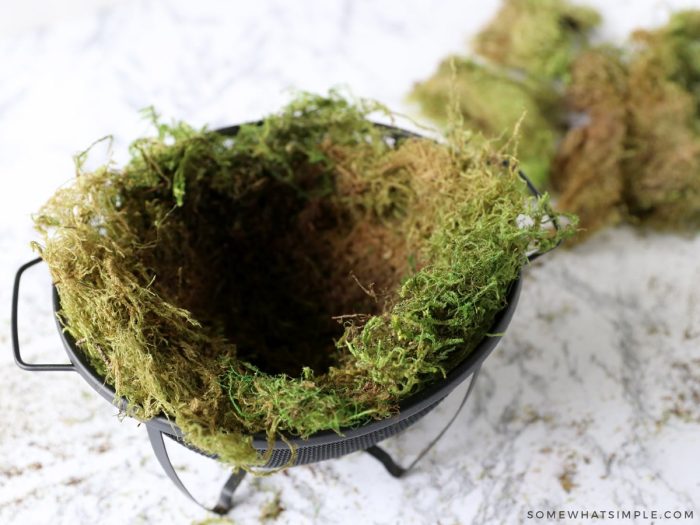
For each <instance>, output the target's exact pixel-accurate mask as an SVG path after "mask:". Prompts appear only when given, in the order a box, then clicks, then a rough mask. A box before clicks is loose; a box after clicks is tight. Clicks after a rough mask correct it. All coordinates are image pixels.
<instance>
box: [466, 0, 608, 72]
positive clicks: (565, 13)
mask: <svg viewBox="0 0 700 525" xmlns="http://www.w3.org/2000/svg"><path fill="white" fill-rule="evenodd" d="M600 21H601V18H600V14H598V12H597V11H596V10H594V9H591V8H589V7H584V6H578V5H573V4H571V3H569V2H567V1H566V0H505V1H504V3H503V6H502V7H501V9H500V10H499V11H498V13H497V14H496V16H495V17H494V18H493V20H492V21H491V22H490V23H489V24H488V25H487V26H486V27H485V28H484V29H483V30H482V31H481V32H480V33H479V34H478V35H477V36H476V38H475V39H474V42H473V45H474V50H475V51H476V52H477V53H478V54H480V55H481V56H483V57H485V58H487V59H489V60H491V61H492V62H494V63H496V64H500V65H501V66H505V67H507V68H515V69H519V70H522V71H524V72H525V73H526V74H527V75H531V76H533V77H535V78H537V79H558V80H562V79H566V78H568V74H569V66H570V64H571V62H572V61H573V60H574V59H575V57H576V56H577V55H578V53H579V52H580V51H581V50H582V49H585V48H586V47H587V46H588V39H589V37H590V34H591V32H592V30H593V29H595V28H596V27H597V26H598V25H599V24H600Z"/></svg>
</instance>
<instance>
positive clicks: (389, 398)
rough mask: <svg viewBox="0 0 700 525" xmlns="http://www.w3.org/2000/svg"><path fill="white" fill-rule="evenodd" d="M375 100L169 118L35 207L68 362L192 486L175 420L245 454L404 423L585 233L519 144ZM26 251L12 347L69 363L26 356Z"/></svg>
mask: <svg viewBox="0 0 700 525" xmlns="http://www.w3.org/2000/svg"><path fill="white" fill-rule="evenodd" d="M376 112H381V113H383V114H384V115H385V116H386V115H389V114H388V113H387V112H386V110H384V109H383V108H382V107H381V106H379V105H378V104H376V103H371V102H367V101H359V102H356V103H351V102H349V101H348V100H346V99H344V98H343V97H341V96H339V95H337V94H335V93H331V95H330V96H329V97H318V96H312V95H302V96H300V97H299V98H297V99H296V100H294V101H293V102H292V103H291V104H290V105H288V106H287V107H286V108H284V109H283V110H282V111H281V112H280V113H279V114H276V115H272V116H269V117H267V118H266V119H265V120H263V121H261V122H258V123H254V124H246V125H242V126H236V127H232V128H227V129H223V130H219V131H217V132H209V131H197V130H194V129H192V128H190V127H188V126H186V125H184V124H178V125H175V126H165V125H162V124H160V123H157V125H158V131H159V134H158V136H157V137H156V138H147V139H140V140H137V141H136V142H134V143H133V145H132V146H131V152H132V158H131V161H130V162H129V163H128V164H127V165H126V166H125V167H124V168H122V169H119V170H116V169H114V168H113V167H112V166H111V165H107V166H104V167H102V168H100V169H97V170H95V171H93V172H89V173H87V172H84V171H83V170H82V169H81V168H80V167H79V173H78V177H77V178H76V180H75V181H74V183H73V184H72V185H71V186H69V187H66V188H63V189H61V190H59V191H58V192H57V193H56V194H55V196H54V197H53V198H52V199H51V200H50V201H49V202H48V203H47V204H46V205H45V206H44V207H43V208H42V210H41V211H40V213H39V214H38V215H37V216H36V225H37V228H38V230H39V232H40V233H41V234H42V242H41V244H37V245H36V247H37V249H38V250H39V253H40V256H41V259H43V260H44V261H45V262H46V263H47V264H48V267H49V269H50V271H51V275H52V278H53V282H54V308H55V310H56V313H57V318H58V322H59V328H60V332H61V336H62V338H63V342H64V346H65V348H66V350H67V352H68V355H69V357H70V360H71V364H70V365H65V367H67V368H70V369H75V370H77V371H78V372H79V373H80V374H81V375H82V376H83V377H84V378H85V379H86V380H87V381H88V383H90V385H91V386H92V387H93V388H94V389H95V390H97V391H98V392H99V393H100V394H101V395H103V396H104V397H105V398H107V399H109V400H110V401H115V402H116V403H117V404H118V405H119V406H120V408H121V410H122V411H124V413H126V414H127V415H130V416H133V417H136V418H138V419H140V420H142V421H144V422H145V423H146V426H147V428H148V430H149V434H150V435H151V439H152V442H153V444H154V448H155V449H156V452H157V454H158V456H159V459H160V460H161V462H162V463H163V465H164V467H165V468H166V471H167V472H168V473H169V474H170V475H171V477H173V479H174V480H175V481H176V483H178V485H179V486H180V487H181V488H183V490H184V487H182V485H181V483H180V482H179V480H178V479H177V476H176V474H175V473H174V471H173V469H172V466H170V464H169V461H168V460H167V453H166V452H165V449H164V446H163V437H162V436H163V434H166V435H169V436H171V437H173V438H175V439H176V440H178V441H180V442H182V443H184V444H186V445H187V446H190V447H191V448H194V449H196V450H198V451H200V452H202V453H205V454H207V455H212V456H215V457H217V458H218V459H220V460H221V461H224V462H226V463H229V464H233V465H236V466H242V467H244V468H246V469H251V468H254V467H259V468H260V467H261V468H275V467H284V466H291V465H298V464H304V463H310V462H313V461H319V460H324V459H330V458H334V457H339V456H341V455H344V454H347V453H350V452H353V451H356V450H364V449H368V448H371V447H373V445H375V444H376V443H378V442H379V441H381V440H382V439H384V438H386V437H388V436H391V435H393V434H396V433H397V432H400V431H402V430H404V429H405V428H407V427H408V426H409V425H410V424H412V423H413V422H415V421H416V420H418V419H419V418H420V417H422V416H423V415H425V414H426V413H427V412H428V411H429V410H431V409H432V408H433V407H434V406H435V405H436V404H437V403H438V402H439V401H440V400H442V399H443V398H444V397H445V396H446V395H447V394H449V393H450V392H451V391H452V390H453V389H454V388H455V387H456V386H457V385H458V384H459V383H460V382H461V381H462V380H464V379H465V378H466V377H468V376H470V375H472V374H474V373H475V372H476V370H478V367H479V366H480V364H481V362H482V361H483V359H485V357H486V356H487V355H488V354H489V352H490V351H491V350H492V349H493V348H494V347H495V346H496V344H497V342H498V339H499V337H500V335H501V334H502V333H503V332H504V331H505V329H506V327H507V325H508V322H509V321H510V318H511V316H512V314H513V310H514V308H515V305H516V302H517V298H518V294H519V291H520V272H521V268H522V266H523V265H524V264H526V262H527V260H528V258H530V259H531V258H533V257H535V256H537V255H539V254H540V253H542V252H544V251H547V250H549V249H551V248H552V247H554V246H555V245H556V244H558V243H559V242H560V241H561V239H562V238H564V237H565V236H567V235H569V234H570V233H571V231H572V230H571V228H570V227H567V228H564V229H557V228H555V229H552V228H547V227H546V226H547V225H548V224H550V225H551V222H552V220H553V219H552V217H551V211H550V208H549V205H548V201H547V199H546V198H543V197H541V196H539V195H538V194H537V193H536V190H534V188H532V186H531V185H529V184H527V183H526V182H525V181H524V179H523V177H522V174H520V173H519V172H518V170H517V165H516V162H515V161H514V159H510V158H508V157H507V156H504V155H503V154H500V153H498V152H493V151H490V150H489V149H487V148H485V147H483V146H474V145H472V143H471V142H470V140H469V134H468V133H466V132H464V131H460V130H455V131H454V132H453V133H452V134H451V135H450V137H449V140H448V141H447V142H446V143H444V144H441V143H437V142H435V141H432V140H428V139H424V138H421V137H418V136H415V135H413V134H411V133H408V132H405V131H402V130H400V129H397V128H394V127H390V126H383V125H377V124H374V123H372V122H371V121H370V120H368V117H369V116H370V115H371V114H374V113H376ZM556 224H557V223H556V219H554V225H555V226H556ZM31 264H32V263H29V265H31ZM29 265H25V267H22V268H21V269H20V272H19V273H18V276H17V281H16V283H15V297H14V308H13V332H14V334H13V335H14V342H15V356H16V358H17V361H18V363H19V364H20V365H21V366H23V367H25V368H28V369H32V368H37V367H39V368H38V369H42V366H43V369H56V368H57V367H58V366H60V365H57V366H54V365H27V364H26V363H24V362H23V361H22V359H21V357H20V355H19V348H18V344H17V341H18V338H17V326H16V321H17V319H16V317H17V316H16V314H17V311H16V309H17V294H18V287H19V277H20V276H21V274H22V272H23V271H24V270H25V269H26V267H28V266H29ZM371 450H373V452H374V453H375V455H378V456H381V454H382V453H381V451H378V449H376V448H375V449H371ZM385 459H386V458H385ZM394 467H395V466H394ZM241 476H242V474H236V475H234V476H232V478H231V480H230V481H229V483H228V484H227V487H228V488H226V489H225V491H224V493H223V495H222V502H220V505H219V508H218V510H227V508H228V507H229V506H230V496H231V493H232V490H233V489H234V488H235V485H236V484H237V483H238V481H240V478H241Z"/></svg>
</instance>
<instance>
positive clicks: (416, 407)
mask: <svg viewBox="0 0 700 525" xmlns="http://www.w3.org/2000/svg"><path fill="white" fill-rule="evenodd" d="M382 127H385V128H386V129H387V131H388V132H389V134H390V135H391V136H392V137H394V138H395V139H396V140H401V139H402V138H405V137H409V136H415V135H413V134H412V133H410V132H407V131H404V130H401V129H398V128H393V127H389V126H382ZM237 131H238V126H233V127H230V128H224V129H221V130H218V132H219V133H223V134H228V135H234V134H235V133H236V132H237ZM520 175H521V177H523V179H524V180H525V181H526V183H527V185H528V188H529V189H530V191H531V193H532V194H533V196H535V197H538V196H539V195H540V194H539V192H538V191H537V190H536V189H535V187H534V186H533V185H532V183H531V182H530V181H529V180H528V179H527V177H525V175H524V174H522V173H521V174H520ZM552 222H553V224H554V226H555V227H556V226H557V224H556V219H555V218H552ZM540 255H542V253H541V252H535V253H532V254H530V255H529V257H528V259H529V260H530V261H531V260H534V259H535V258H537V257H539V256H540ZM40 261H41V259H35V260H33V261H30V262H28V263H26V264H25V265H23V266H21V267H20V268H19V270H18V271H17V274H16V277H15V282H14V290H13V297H12V325H11V328H12V342H13V350H14V356H15V361H16V363H17V365H18V366H19V367H20V368H23V369H25V370H30V371H58V370H70V371H76V372H78V373H79V374H80V375H81V376H82V377H83V379H85V381H87V383H88V384H89V385H90V386H91V387H92V388H93V389H94V390H95V391H96V392H97V393H98V394H100V395H101V396H102V397H104V398H105V399H106V400H107V401H109V402H110V403H115V404H117V405H120V404H121V405H122V406H123V403H125V402H124V400H119V399H115V392H114V389H113V388H112V386H110V385H109V384H107V383H106V382H105V379H104V378H103V377H101V376H100V375H99V374H98V373H97V372H96V371H95V370H94V368H92V366H91V365H90V363H89V362H88V360H87V359H86V357H85V356H84V355H83V353H82V352H81V351H80V350H79V349H78V347H77V345H76V343H75V340H74V339H73V338H72V336H71V335H70V334H69V333H68V332H66V331H65V330H63V327H62V326H61V323H60V321H59V319H58V312H59V311H60V297H59V295H58V292H57V290H56V288H55V287H52V293H53V309H54V312H55V314H56V323H57V327H58V332H59V334H60V337H61V339H62V341H63V346H64V348H65V350H66V353H67V354H68V358H69V360H70V363H69V364H60V365H54V364H29V363H26V362H25V361H24V360H23V359H22V357H21V355H20V349H19V336H18V328H17V324H18V322H17V309H18V302H19V285H20V280H21V277H22V274H23V273H24V272H25V271H26V270H27V269H28V268H30V267H31V266H33V265H35V264H37V263H38V262H40ZM521 284H522V283H521V279H520V277H518V278H517V279H516V280H515V281H514V282H513V283H511V285H510V288H509V290H508V294H507V304H506V306H505V307H504V308H503V310H501V311H500V312H499V314H498V315H497V316H496V318H495V320H494V322H493V325H492V326H491V328H490V329H489V330H488V333H489V334H503V333H504V332H505V330H506V328H507V327H508V324H509V323H510V320H511V318H512V316H513V313H514V311H515V307H516V305H517V302H518V297H519V295H520V289H521ZM499 340H500V335H489V336H485V337H484V339H483V340H482V341H481V342H480V344H479V345H478V346H477V347H476V348H475V349H474V350H473V351H472V352H471V353H470V354H469V355H468V356H467V357H466V358H465V359H464V360H463V361H462V362H461V363H459V364H458V365H457V366H456V367H455V368H454V369H453V370H451V371H450V372H449V374H448V375H447V377H446V378H444V379H441V380H439V381H436V382H435V383H434V384H432V385H430V386H428V387H427V388H424V389H423V390H421V391H420V392H418V393H416V394H414V395H412V396H411V397H409V398H407V399H405V400H404V401H402V402H401V403H400V405H399V411H398V413H397V414H395V415H394V416H392V417H389V418H386V419H383V420H379V421H372V422H370V423H367V424H365V425H363V426H360V427H357V428H348V429H342V430H341V433H340V434H338V433H336V432H334V431H331V430H328V431H322V432H317V433H315V434H313V435H311V436H309V437H308V438H306V439H302V438H298V437H296V438H295V437H289V438H288V439H287V442H288V443H289V444H291V445H292V446H293V447H294V449H295V453H294V455H293V454H292V451H291V449H290V446H289V444H288V443H286V442H284V441H282V440H281V439H277V441H275V443H274V444H273V445H272V448H273V450H272V454H271V456H270V459H269V461H268V462H267V464H266V465H265V466H264V467H263V468H267V469H272V468H277V467H281V466H286V465H289V464H290V461H291V460H292V458H293V462H292V464H293V465H305V464H309V463H314V462H318V461H325V460H328V459H335V458H339V457H341V456H344V455H347V454H350V453H352V452H356V451H360V450H364V451H367V452H369V453H370V454H371V455H372V456H374V457H375V458H377V459H378V460H379V461H380V462H381V463H382V464H383V465H384V466H385V467H386V469H387V470H388V471H389V473H391V474H392V475H394V476H397V477H400V476H402V475H403V474H405V473H406V472H407V471H408V470H410V468H412V467H413V466H414V465H415V464H416V463H417V461H418V460H419V459H420V458H422V457H423V456H424V455H425V453H426V452H427V451H428V450H429V449H430V448H431V447H432V446H433V445H434V444H435V443H436V442H437V440H438V439H439V438H440V437H441V436H442V435H443V434H444V432H445V431H446V430H447V428H448V427H449V425H450V424H451V423H452V422H453V421H454V419H455V418H456V416H457V413H459V410H460V409H461V408H462V406H464V404H465V402H466V400H467V398H468V396H469V394H470V393H471V391H472V388H473V386H474V383H475V381H476V378H477V375H478V372H479V369H480V367H481V364H482V363H483V361H484V359H486V357H487V356H488V355H489V354H490V353H491V351H493V349H494V348H495V347H496V345H497V344H498V342H499ZM470 376H471V381H470V384H469V388H468V389H467V391H466V394H465V396H464V398H463V400H462V402H461V404H460V406H459V409H458V411H457V413H455V415H454V416H453V417H452V418H451V419H450V420H449V421H448V422H447V423H446V425H445V426H444V428H443V429H442V431H441V432H440V433H439V434H438V435H437V437H436V438H435V439H433V440H432V441H431V442H430V443H429V444H428V445H427V447H426V448H425V449H424V450H423V452H421V454H419V456H418V458H417V459H416V460H415V461H414V462H413V463H412V464H411V465H410V466H409V467H408V468H402V467H400V466H398V465H397V464H396V463H395V462H394V461H393V459H392V458H391V457H390V456H389V455H388V454H387V453H386V452H384V451H383V450H382V449H380V448H379V447H377V446H376V444H377V443H379V442H381V441H382V440H384V439H386V438H388V437H391V436H394V435H396V434H398V433H400V432H403V431H404V430H406V429H407V428H408V427H410V426H411V425H412V424H414V423H415V422H416V421H418V420H419V419H421V418H422V417H423V416H425V415H426V414H427V413H428V412H430V411H431V410H432V409H433V408H435V407H436V406H437V405H438V403H440V401H442V400H443V399H444V398H445V397H446V396H447V395H448V394H450V393H451V392H452V391H453V390H454V389H455V388H456V387H457V386H458V385H460V384H461V383H462V382H463V381H464V380H465V379H466V378H467V377H470ZM145 425H146V428H147V431H148V435H149V438H150V441H151V445H152V446H153V450H154V452H155V454H156V457H157V459H158V461H159V462H160V464H161V466H162V467H163V469H164V471H165V473H166V474H167V475H168V476H169V477H170V479H171V480H172V481H173V482H174V483H175V485H176V486H177V487H178V488H180V490H182V491H183V492H184V493H185V494H186V495H187V496H188V497H189V498H191V499H192V500H193V501H195V502H196V503H198V504H199V502H197V501H196V500H195V499H194V498H193V497H192V495H191V494H190V493H189V491H188V490H187V488H186V487H185V486H184V485H183V484H182V482H181V481H180V478H179V477H178V475H177V472H176V471H175V469H174V468H173V466H172V463H171V462H170V459H169V458H168V453H167V450H166V447H165V442H164V436H167V437H169V438H171V439H173V440H175V441H176V442H178V443H180V444H183V445H185V446H187V447H188V448H191V449H193V450H195V451H196V452H199V453H200V454H204V455H208V454H205V453H204V452H202V451H200V450H197V449H194V448H193V447H191V446H190V445H187V444H186V443H185V441H184V439H183V434H182V431H181V430H180V429H179V428H178V427H177V426H175V425H174V424H173V423H172V422H171V421H169V420H168V419H167V418H166V417H165V416H158V417H155V418H153V419H151V420H149V421H145ZM253 446H254V447H255V448H256V449H257V450H259V451H261V452H265V451H269V449H268V442H267V438H266V436H265V435H263V434H258V435H255V436H253ZM209 457H212V456H209ZM214 458H215V457H214ZM244 474H245V472H244V471H243V470H239V471H238V472H236V473H234V474H233V475H231V477H230V478H229V480H228V481H227V482H226V484H225V485H224V488H223V490H222V492H221V495H220V497H219V502H218V504H217V505H216V506H215V507H214V508H212V509H209V510H213V511H214V512H217V513H221V514H223V513H226V512H228V511H229V510H230V509H231V507H232V497H233V492H234V491H235V489H236V487H237V486H238V484H239V483H240V481H241V480H242V478H243V476H244ZM205 508H206V507H205Z"/></svg>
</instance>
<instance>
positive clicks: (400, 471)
mask: <svg viewBox="0 0 700 525" xmlns="http://www.w3.org/2000/svg"><path fill="white" fill-rule="evenodd" d="M479 370H481V363H479V365H478V366H477V367H476V368H475V369H474V372H473V373H472V378H471V380H470V381H469V386H468V387H467V392H466V393H465V394H464V397H463V398H462V402H461V403H460V404H459V407H457V411H456V412H455V413H454V414H453V416H452V417H451V418H450V420H449V421H448V422H447V424H446V425H445V426H444V427H443V428H442V430H441V431H440V433H439V434H438V435H437V436H435V437H434V438H433V440H432V441H431V442H430V443H428V445H427V446H426V447H425V448H424V449H423V450H421V452H420V454H418V456H417V457H416V459H414V460H413V461H412V462H411V464H410V465H409V466H408V467H402V466H401V465H399V464H398V463H396V462H395V461H394V458H392V457H391V456H390V455H389V453H388V452H387V451H386V450H384V449H383V448H381V447H378V446H377V445H374V446H371V447H369V448H368V449H366V450H365V452H367V453H368V454H369V455H371V456H372V457H373V458H375V459H376V460H377V461H379V462H380V463H381V464H382V465H384V468H385V469H386V470H387V472H388V473H389V474H391V475H392V476H394V477H395V478H401V477H403V476H405V475H406V474H408V473H409V472H410V471H411V470H412V469H413V467H415V466H416V464H417V463H418V462H419V461H420V460H421V459H423V457H425V455H426V454H427V453H428V452H430V449H432V448H433V447H434V446H435V444H436V443H437V442H438V441H440V439H441V438H442V436H444V435H445V432H447V430H448V429H449V428H450V427H451V426H452V423H454V422H455V419H457V416H458V415H459V413H460V412H461V411H462V409H463V408H464V405H466V404H467V399H469V394H471V393H472V389H473V388H474V383H476V378H477V377H479Z"/></svg>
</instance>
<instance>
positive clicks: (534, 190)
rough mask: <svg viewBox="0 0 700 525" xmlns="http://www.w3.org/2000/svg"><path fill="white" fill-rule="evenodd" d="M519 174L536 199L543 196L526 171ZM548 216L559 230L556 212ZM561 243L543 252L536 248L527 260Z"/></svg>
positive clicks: (531, 259) (506, 163)
mask: <svg viewBox="0 0 700 525" xmlns="http://www.w3.org/2000/svg"><path fill="white" fill-rule="evenodd" d="M504 165H506V166H507V165H508V162H507V161H505V162H504ZM518 175H519V176H520V178H521V179H523V180H524V181H525V184H526V185H527V189H528V190H529V191H530V193H532V196H533V197H535V198H536V199H539V198H540V197H542V193H541V192H540V190H538V189H537V187H536V186H535V185H534V184H533V183H532V181H531V180H530V178H529V177H528V176H527V175H525V173H524V172H523V171H522V170H518ZM547 217H549V220H550V221H552V226H554V229H555V230H557V231H558V230H559V221H558V219H557V216H556V214H555V215H550V214H547ZM560 244H561V241H559V242H558V243H557V244H556V245H555V246H553V247H552V248H550V249H549V250H545V251H543V252H542V251H540V250H535V251H534V252H532V253H529V254H528V255H527V260H528V261H529V262H532V261H534V260H535V259H538V258H539V257H541V256H543V255H544V254H545V253H547V252H550V251H552V250H553V249H554V248H556V247H557V246H559V245H560Z"/></svg>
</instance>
